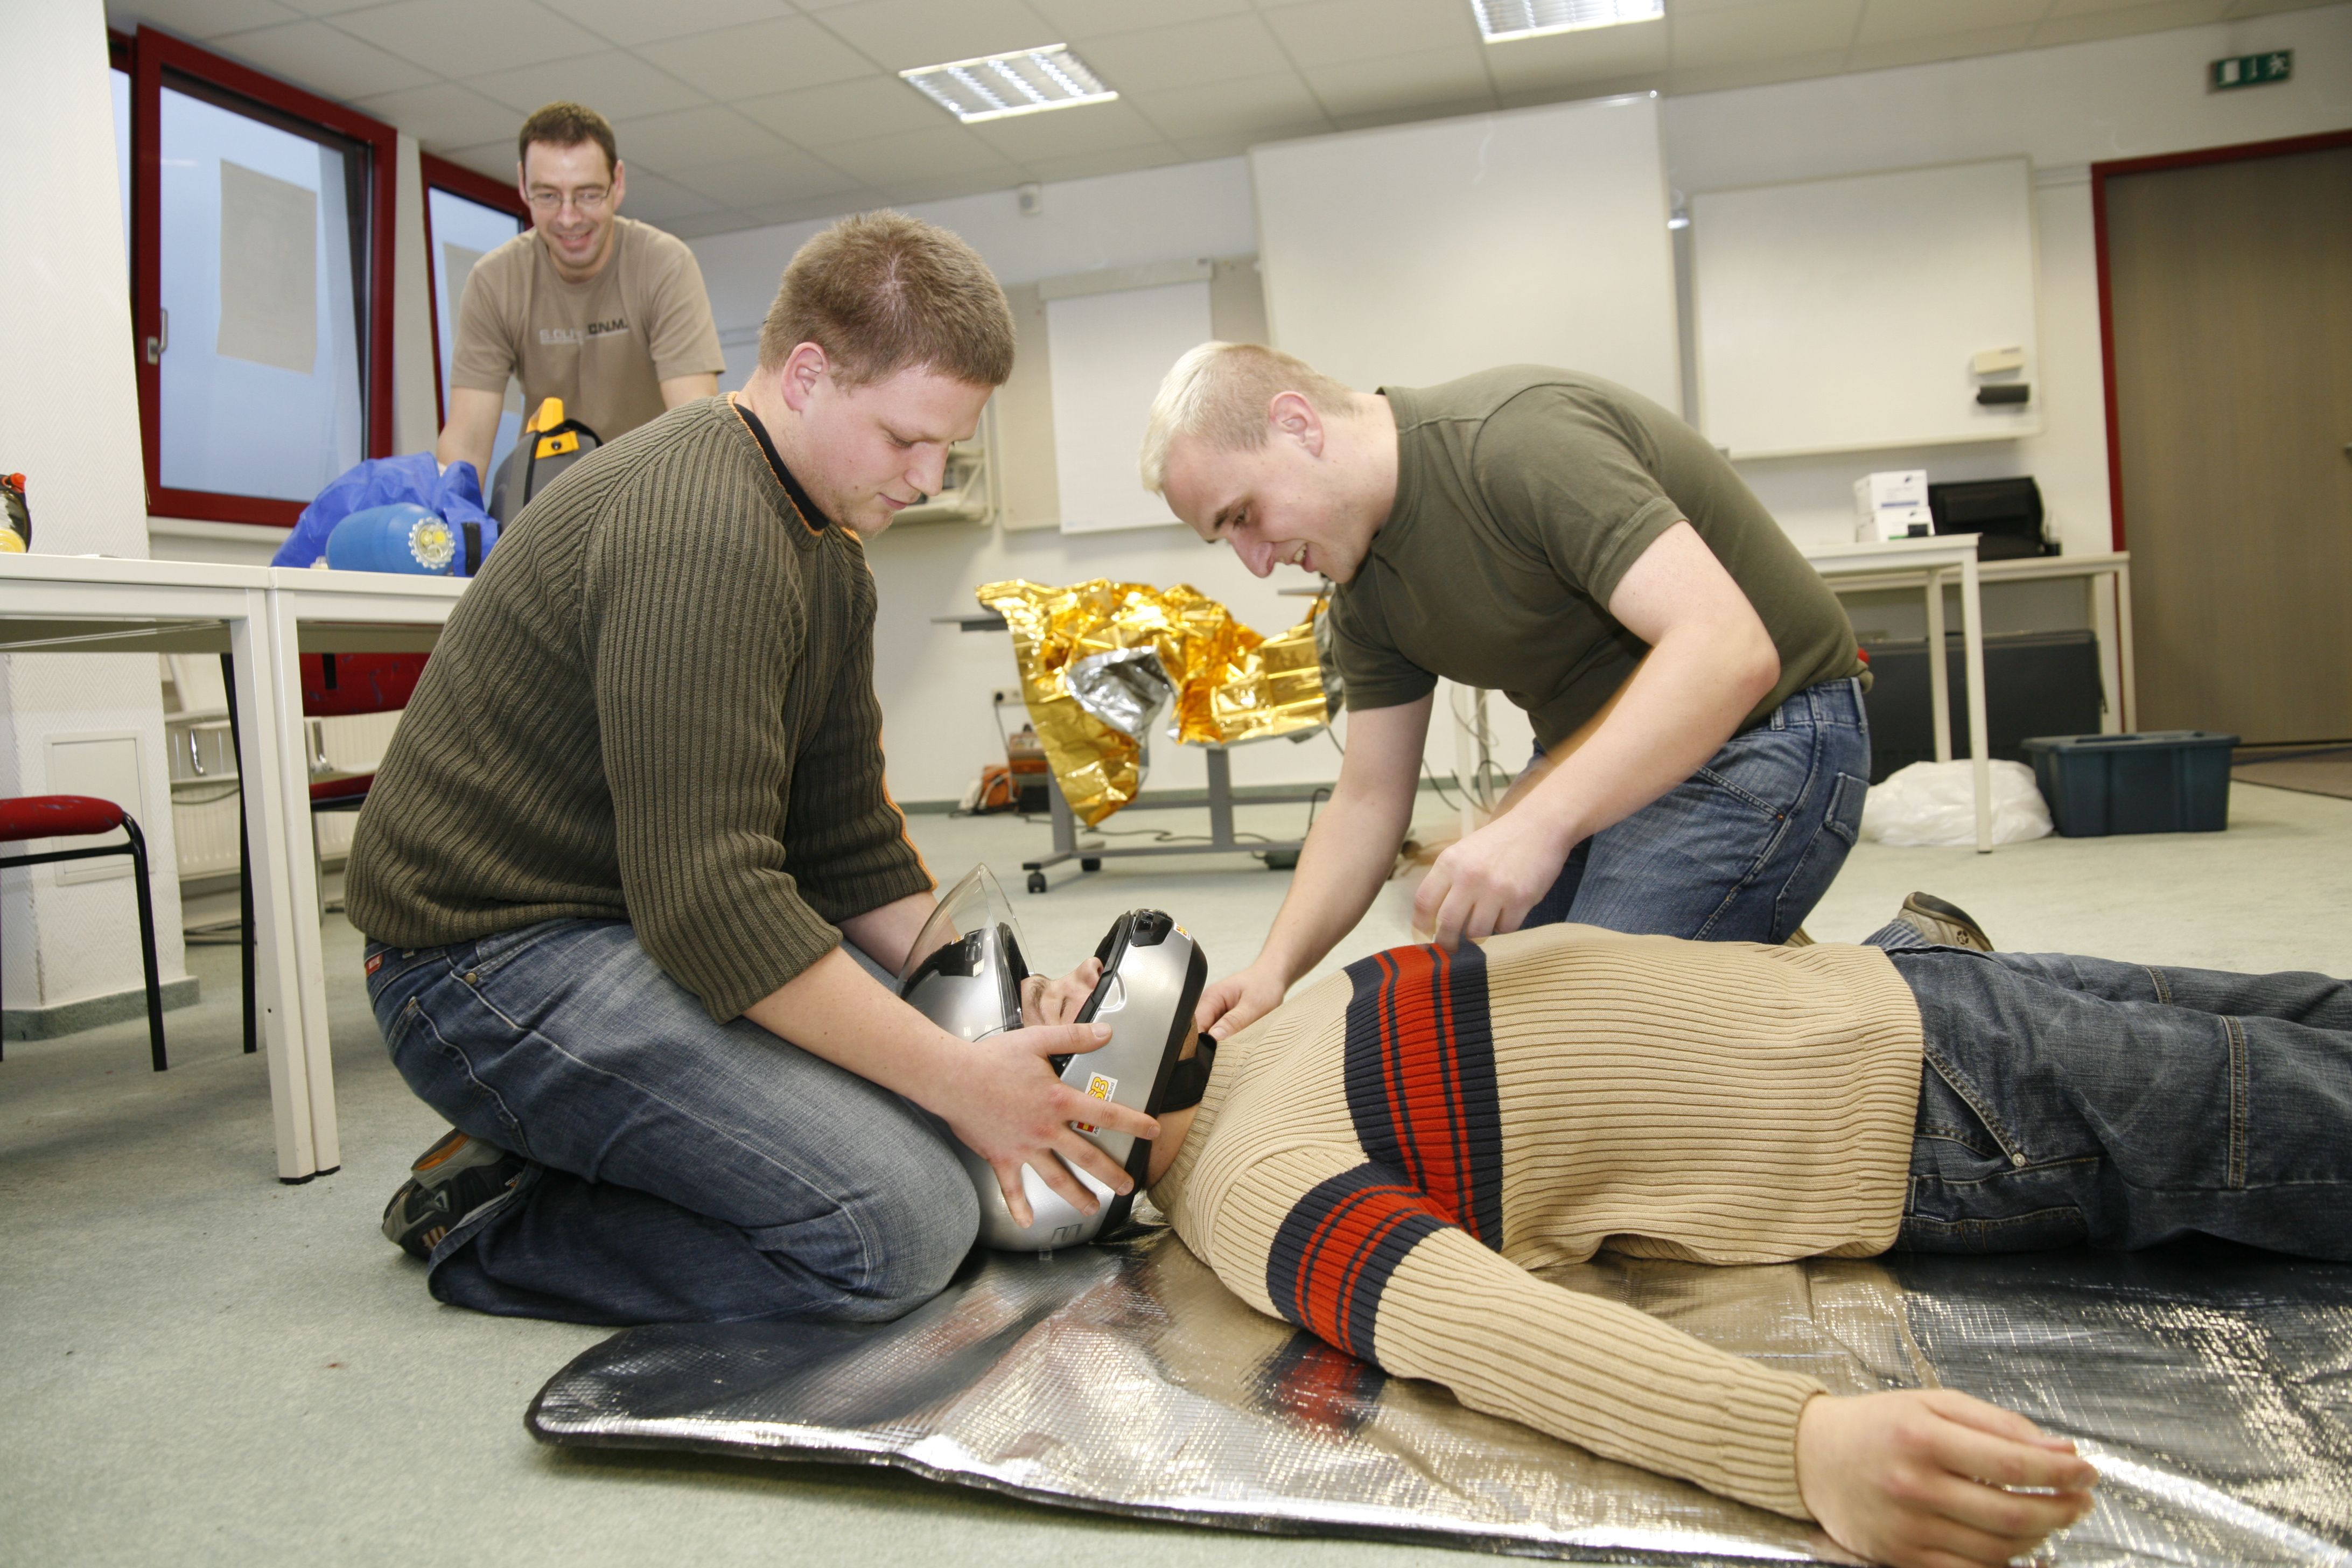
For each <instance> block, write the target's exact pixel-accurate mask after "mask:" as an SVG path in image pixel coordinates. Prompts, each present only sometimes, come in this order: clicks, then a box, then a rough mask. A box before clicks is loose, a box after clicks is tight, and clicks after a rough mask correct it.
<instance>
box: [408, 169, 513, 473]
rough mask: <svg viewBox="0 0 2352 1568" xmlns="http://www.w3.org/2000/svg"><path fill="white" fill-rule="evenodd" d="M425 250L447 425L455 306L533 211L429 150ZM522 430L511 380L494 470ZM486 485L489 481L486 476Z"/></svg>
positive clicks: (438, 393) (436, 387) (439, 392)
mask: <svg viewBox="0 0 2352 1568" xmlns="http://www.w3.org/2000/svg"><path fill="white" fill-rule="evenodd" d="M422 163H423V165H424V174H425V251H426V253H427V254H428V255H429V257H430V258H431V264H432V268H433V373H434V382H433V395H434V397H435V398H436V406H437V407H438V408H439V410H440V417H441V421H442V422H443V423H445V424H446V423H447V421H448V418H449V372H450V367H451V366H452V365H453V364H454V363H456V360H457V310H458V307H459V305H460V304H461V303H462V302H463V301H464V300H465V298H466V280H467V279H468V278H469V277H471V276H472V274H473V270H474V263H476V262H477V261H479V260H480V259H481V258H483V257H485V256H487V255H488V254H489V253H490V252H491V251H493V250H496V249H497V248H498V247H499V246H501V245H504V244H505V243H506V242H507V241H509V240H510V239H512V238H514V237H515V236H517V235H519V234H520V233H522V232H523V230H524V229H525V228H527V227H529V226H530V216H529V209H528V208H526V207H525V206H524V205H523V202H522V197H521V196H520V195H517V194H516V192H515V188H514V187H513V186H512V185H502V184H499V182H498V181H496V180H493V179H491V178H489V177H488V175H486V174H476V173H474V171H473V170H471V169H467V168H461V167H460V166H458V165H457V164H456V163H450V162H449V161H448V160H446V159H444V158H436V157H435V156H433V154H432V153H425V155H424V158H423V160H422ZM521 431H522V388H521V387H520V386H519V385H517V384H515V383H513V382H512V381H509V383H508V384H507V405H506V407H505V409H504V410H503V411H502V412H501V413H500V414H499V433H498V437H497V438H496V439H495V440H494V441H493V442H492V443H491V446H490V472H491V473H493V474H495V473H497V472H498V471H499V464H500V463H503V462H505V461H506V457H507V453H508V452H509V451H511V450H512V449H513V447H514V444H515V438H516V437H517V436H519V435H520V434H521ZM484 482H485V484H486V485H487V483H488V479H487V477H485V481H484Z"/></svg>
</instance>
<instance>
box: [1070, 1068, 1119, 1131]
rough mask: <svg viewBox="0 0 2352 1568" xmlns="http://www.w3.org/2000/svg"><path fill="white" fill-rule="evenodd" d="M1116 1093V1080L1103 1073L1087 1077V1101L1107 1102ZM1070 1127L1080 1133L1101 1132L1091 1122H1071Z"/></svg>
mask: <svg viewBox="0 0 2352 1568" xmlns="http://www.w3.org/2000/svg"><path fill="white" fill-rule="evenodd" d="M1117 1093H1118V1079H1115V1078H1111V1077H1109V1076H1108V1075H1107V1074H1104V1073H1092V1074H1089V1075H1088V1076H1087V1099H1089V1100H1108V1099H1109V1098H1110V1097H1111V1096H1112V1095H1114V1094H1117ZM1070 1125H1071V1126H1073V1127H1075V1128H1076V1129H1077V1130H1078V1131H1081V1132H1098V1131H1101V1129H1100V1128H1098V1127H1097V1126H1096V1125H1095V1124H1094V1123H1093V1122H1091V1121H1073V1122H1071V1123H1070Z"/></svg>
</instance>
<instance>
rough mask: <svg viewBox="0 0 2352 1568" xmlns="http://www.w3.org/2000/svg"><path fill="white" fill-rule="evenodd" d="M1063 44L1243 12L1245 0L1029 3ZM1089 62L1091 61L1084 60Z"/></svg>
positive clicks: (1053, 0)
mask: <svg viewBox="0 0 2352 1568" xmlns="http://www.w3.org/2000/svg"><path fill="white" fill-rule="evenodd" d="M1029 8H1030V9H1031V10H1032V11H1034V12H1036V13H1037V15H1038V16H1042V17H1044V18H1045V21H1046V23H1047V24H1048V25H1049V26H1052V27H1053V29H1054V36H1055V37H1056V38H1058V39H1060V40H1061V41H1062V42H1064V43H1076V41H1077V40H1079V39H1081V38H1099V37H1108V36H1110V35H1111V34H1114V33H1132V32H1136V31H1139V30H1140V29H1142V28H1145V27H1165V26H1170V25H1171V24H1172V23H1177V22H1198V21H1202V20H1204V19H1206V18H1207V17H1211V16H1239V15H1242V14H1244V13H1245V12H1247V11H1248V10H1249V8H1250V5H1249V0H1029ZM1087 58H1089V59H1091V58H1093V57H1092V56H1088V57H1087Z"/></svg>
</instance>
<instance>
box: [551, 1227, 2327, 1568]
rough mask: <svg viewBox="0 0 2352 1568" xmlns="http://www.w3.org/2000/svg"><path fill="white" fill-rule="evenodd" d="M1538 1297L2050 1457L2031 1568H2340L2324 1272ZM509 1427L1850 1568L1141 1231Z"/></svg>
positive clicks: (2201, 1262)
mask: <svg viewBox="0 0 2352 1568" xmlns="http://www.w3.org/2000/svg"><path fill="white" fill-rule="evenodd" d="M1549 1277H1550V1278H1552V1279H1556V1280H1558V1281H1559V1283H1560V1284H1562V1285H1565V1286H1567V1287H1569V1288H1570V1289H1580V1290H1588V1291H1591V1292H1594V1293H1597V1294H1600V1295H1603V1296H1607V1297H1610V1298H1612V1299H1614V1300H1620V1301H1622V1302H1625V1303H1626V1304H1628V1305H1631V1306H1634V1307H1637V1308H1640V1309H1642V1310H1645V1311H1649V1312H1652V1313H1654V1314H1656V1315H1657V1316H1658V1317H1660V1318H1663V1319H1664V1320H1665V1321H1668V1322H1671V1323H1673V1324H1675V1326H1676V1327H1678V1328H1681V1329H1684V1330H1685V1331H1689V1332H1691V1333H1693V1334H1696V1335H1698V1336H1699V1337H1701V1338H1703V1339H1706V1340H1708V1341H1711V1342H1715V1343H1717V1344H1719V1345H1722V1346H1723V1347H1724V1348H1726V1349H1727V1350H1731V1351H1735V1352H1739V1353H1742V1354H1746V1355H1751V1356H1756V1357H1758V1358H1759V1359H1762V1360H1765V1361H1769V1362H1771V1363H1776V1364H1779V1365H1781V1366H1786V1367H1789V1368H1790V1369H1792V1370H1795V1371H1799V1372H1802V1373H1810V1374H1811V1375H1812V1376H1814V1377H1817V1378H1819V1379H1821V1380H1822V1382H1823V1383H1824V1384H1828V1385H1829V1387H1830V1388H1831V1389H1832V1391H1834V1392H1838V1393H1867V1392H1871V1391H1874V1390H1877V1389H1885V1388H1906V1387H1917V1386H1922V1385H1930V1386H1932V1385H1938V1384H1940V1385H1943V1386H1948V1387H1953V1388H1958V1389H1962V1390H1965V1391H1966V1392H1968V1393H1970V1394H1977V1395H1979V1396H1980V1397H1982V1398H1985V1399H1990V1400H1992V1401H1994V1402H1995V1403H1997V1404H2000V1405H2007V1406H2009V1407H2010V1408H2011V1409H2015V1410H2020V1411H2022V1412H2023V1413H2024V1414H2025V1415H2029V1416H2031V1417H2032V1418H2033V1419H2034V1420H2035V1421H2038V1422H2040V1423H2041V1424H2042V1426H2045V1427H2048V1428H2050V1429H2052V1430H2054V1431H2057V1432H2060V1433H2063V1434H2065V1435H2066V1436H2071V1437H2074V1439H2075V1440H2076V1441H2077V1443H2078V1444H2079V1445H2080V1446H2081V1447H2082V1449H2083V1451H2084V1453H2085V1454H2086V1455H2087V1456H2088V1457H2089V1458H2091V1459H2092V1460H2093V1461H2094V1462H2095V1464H2096V1465H2097V1466H2098V1467H2099V1468H2100V1470H2101V1471H2102V1473H2103V1477H2104V1479H2103V1482H2102V1484H2101V1487H2100V1490H2099V1501H2098V1506H2097V1510H2096V1511H2095V1512H2094V1513H2093V1514H2092V1515H2091V1516H2090V1517H2089V1518H2088V1519H2086V1520H2085V1521H2083V1523H2081V1524H2080V1525H2077V1526H2076V1527H2075V1528H2074V1530H2073V1531H2070V1532H2068V1533H2067V1534H2066V1535H2065V1536H2064V1537H2063V1538H2062V1539H2061V1540H2060V1541H2059V1542H2056V1543H2055V1545H2054V1546H2053V1549H2052V1550H2051V1551H2050V1552H2046V1553H2045V1554H2044V1556H2043V1558H2042V1561H2045V1562H2055V1563H2066V1564H2084V1565H2090V1564H2108V1563H2116V1564H2120V1563H2196V1564H2208V1563H2210V1564H2214V1565H2217V1568H2219V1565H2221V1564H2249V1563H2346V1564H2352V1550H2347V1548H2352V1268H2347V1267H2341V1266H2334V1265H2321V1264H2313V1263H2305V1262H2298V1261H2295V1260H2292V1259H2285V1258H2274V1257H2270V1256H2267V1255H2263V1254H2258V1253H2252V1252H2247V1251H2242V1250H2239V1249H2236V1248H2229V1247H2218V1246H2215V1247H2205V1246H2192V1247H2176V1248H2168V1249H2166V1250H2164V1251H2161V1252H2157V1253H2146V1254H2139V1255H2132V1256H2126V1255H2115V1254H2099V1253H2084V1252H2077V1253H2062V1254H2037V1255H2027V1256H2011V1257H2002V1256H1995V1257H1987V1258H1950V1257H1910V1256H1902V1255H1897V1256H1892V1257H1888V1258H1881V1259H1874V1260H1868V1261H1843V1260H1832V1259H1817V1260H1813V1261H1809V1262H1805V1263H1800V1264H1787V1265H1780V1266H1775V1267H1769V1268H1706V1267H1704V1266H1699V1265H1692V1264H1677V1263H1662V1262H1649V1261H1637V1260H1632V1259H1621V1258H1603V1259H1601V1260H1600V1261H1597V1262H1595V1263H1591V1264H1588V1265H1583V1266H1580V1267H1578V1268H1567V1269H1561V1270H1558V1271H1555V1272H1553V1273H1552V1274H1550V1276H1549ZM1560 1353H1561V1354H1563V1355H1572V1354H1574V1353H1575V1349H1574V1347H1573V1346H1565V1345H1564V1346H1562V1347H1561V1349H1560ZM530 1428H531V1430H532V1431H533V1432H534V1433H535V1434H537V1435H538V1436H541V1437H542V1438H544V1439H547V1440H549V1441H551V1442H555V1443H562V1444H577V1445H585V1446H603V1447H676V1448H688V1449H698V1450H702V1451H706V1452H711V1453H722V1454H734V1455H750V1456H758V1457H765V1458H780V1459H794V1458H798V1459H826V1460H836V1461H847V1462H853V1463H870V1464H882V1465H893V1466H897V1467H898V1468H903V1469H907V1470H910V1471H913V1472H915V1473H916V1474H918V1475H922V1476H927V1477H929V1478H931V1479H936V1480H942V1481H952V1482H957V1483H960V1484H962V1485H966V1486H973V1487H981V1488H985V1489H991V1490H995V1491H1002V1492H1008V1493H1012V1494H1013V1495H1016V1496H1020V1497H1024V1498H1029V1499H1032V1500H1036V1501H1038V1502H1044V1503H1052V1504H1057V1505H1061V1506H1065V1507H1071V1508H1079V1509H1087V1510H1097V1511H1103V1512H1110V1513H1120V1514H1128V1515H1132V1516H1136V1517H1140V1518H1150V1519H1161V1520H1174V1521H1186V1522H1190V1523H1195V1524H1204V1525H1219V1526H1224V1527H1228V1528H1239V1529H1247V1530H1256V1531H1277V1532H1282V1533H1293V1534H1323V1535H1355V1536H1372V1537H1383V1538H1392V1539H1416V1540H1420V1541H1423V1542H1431V1543H1434V1544H1444V1545H1454V1546H1461V1547H1467V1548H1472V1549H1478V1550H1486V1551H1490V1552H1507V1553H1510V1554H1512V1555H1517V1556H1540V1557H1552V1558H1562V1559H1571V1560H1577V1561H1585V1562H1612V1563H1687V1562H1692V1561H1694V1560H1704V1561H1706V1562H1709V1563H1720V1562H1724V1561H1727V1560H1763V1561H1782V1562H1789V1561H1795V1562H1803V1561H1812V1560H1832V1561H1849V1560H1848V1559H1844V1558H1843V1557H1842V1556H1833V1555H1832V1552H1833V1549H1832V1548H1830V1547H1829V1545H1828V1543H1827V1542H1826V1541H1825V1540H1824V1539H1823V1538H1822V1537H1821V1536H1819V1535H1818V1534H1817V1533H1816V1532H1815V1531H1813V1530H1812V1529H1811V1527H1810V1526H1807V1525H1804V1524H1801V1523H1799V1522H1797V1521H1792V1520H1788V1519H1783V1518H1780V1516H1778V1515H1776V1514H1771V1513H1767V1512H1763V1511H1760V1510H1756V1509H1751V1508H1748V1507H1745V1506H1743V1505H1741V1504H1739V1503H1735V1502H1730V1501H1727V1500H1723V1499H1720V1498H1717V1497H1714V1496H1712V1495H1710V1494H1708V1493H1706V1492H1705V1491H1702V1490H1700V1489H1698V1488H1696V1487H1694V1486H1690V1485H1687V1484H1685V1483H1682V1482H1679V1481H1673V1480H1668V1479H1664V1478H1661V1477H1658V1476H1654V1475H1651V1474H1649V1473H1647V1472H1645V1471H1643V1470H1639V1469H1635V1468H1629V1467H1627V1466H1624V1465H1620V1464H1614V1463H1612V1462H1610V1461H1608V1460H1604V1459H1600V1458H1594V1457H1593V1456H1592V1455H1591V1454H1589V1453H1586V1452H1585V1451H1584V1450H1582V1449H1580V1448H1576V1447H1570V1445H1568V1444H1565V1443H1560V1442H1558V1441H1555V1440H1553V1439H1551V1438H1549V1437H1546V1436H1541V1435H1539V1434H1538V1433H1536V1432H1534V1431H1531V1430H1529V1429H1528V1428H1527V1427H1524V1426H1517V1424H1515V1423H1512V1422H1509V1421H1504V1420H1499V1419H1496V1418H1495V1417H1491V1416H1486V1415H1479V1414H1477V1413H1475V1412H1474V1411H1470V1410H1465V1409H1464V1408H1463V1407H1462V1406H1461V1405H1457V1404H1455V1403H1454V1399H1453V1397H1452V1395H1450V1394H1447V1393H1446V1392H1445V1391H1444V1389H1442V1388H1439V1387H1436V1386H1434V1385H1433V1384H1423V1383H1415V1382H1411V1381H1407V1380H1403V1379H1397V1378H1389V1377H1386V1376H1384V1375H1383V1374H1382V1373H1380V1372H1379V1371H1378V1370H1376V1369H1374V1368H1372V1367H1370V1366H1368V1365H1366V1364H1365V1363H1361V1362H1358V1361H1355V1360H1353V1359H1351V1358H1349V1357H1348V1356H1345V1355H1342V1354H1340V1353H1339V1352H1336V1351H1333V1350H1331V1349H1329V1348H1328V1347H1326V1346H1324V1345H1323V1344H1321V1343H1320V1342H1318V1341H1316V1340H1314V1339H1312V1338H1311V1337H1309V1336H1307V1335H1306V1334H1304V1333H1301V1332H1297V1331H1293V1330H1292V1329H1291V1328H1290V1327H1289V1325H1287V1324H1285V1323H1281V1322H1277V1321H1274V1320H1272V1319H1269V1318H1265V1317H1262V1316H1260V1315H1259V1314H1257V1313H1256V1312H1255V1311H1252V1310H1250V1309H1249V1308H1247V1307H1245V1306H1244V1305H1243V1304H1242V1303H1241V1302H1240V1301H1239V1300H1237V1299H1235V1298H1234V1296H1233V1295H1232V1294H1231V1293H1229V1292H1228V1291H1226V1290H1225V1289H1224V1288H1223V1286H1222V1285H1220V1284H1219V1283H1218V1281H1217V1279H1215V1277H1214V1276H1213V1275H1212V1274H1211V1273H1210V1272H1209V1271H1208V1269H1207V1268H1205V1267H1203V1266H1202V1264H1200V1263H1199V1262H1198V1261H1196V1260H1195V1259H1194V1258H1193V1257H1192V1254H1191V1253H1190V1252H1188V1251H1186V1250H1185V1248H1184V1247H1183V1246H1182V1244H1181V1243H1180V1242H1179V1241H1177V1240H1176V1238H1175V1237H1174V1236H1173V1235H1172V1234H1171V1233H1170V1232H1168V1231H1166V1230H1164V1229H1161V1230H1156V1231H1152V1232H1150V1233H1147V1234H1145V1235H1144V1236H1142V1237H1140V1238H1139V1239H1135V1240H1130V1241H1126V1242H1121V1243H1116V1244H1112V1245H1109V1246H1102V1247H1078V1248H1074V1249H1071V1250H1069V1251H1066V1252H1062V1253H1058V1254H1055V1255H1054V1256H1053V1257H1051V1258H1029V1257H1017V1256H1010V1255H1005V1254H994V1255H989V1256H985V1257H976V1258H975V1259H974V1261H973V1262H972V1263H971V1265H969V1266H968V1267H967V1269H966V1272H965V1273H964V1274H963V1275H962V1276H961V1277H960V1278H959V1279H958V1280H957V1282H956V1283H955V1284H954V1285H953V1286H951V1287H950V1289H949V1290H948V1291H947V1292H946V1294H944V1295H942V1296H941V1297H940V1299H939V1300H935V1301H933V1302H931V1303H930V1304H929V1305H928V1306H926V1307H924V1308H923V1309H922V1310H919V1311H917V1312H915V1313H913V1314H912V1315H910V1316H908V1317H907V1318H904V1319H902V1320H900V1321H898V1322H896V1323H890V1324H884V1325H878V1326H852V1327H842V1326H823V1325H808V1324H782V1323H769V1324H760V1323H731V1324H721V1325H696V1326H684V1327H665V1328H646V1329H634V1330H630V1331H627V1332H625V1333H622V1334H618V1335H616V1336H614V1338H612V1339H610V1340H607V1341H605V1342H604V1343H603V1344H600V1345H598V1346H596V1347H595V1348H594V1349H593V1350H591V1351H589V1352H587V1353H585V1354H584V1355H583V1356H581V1357H580V1358H579V1359H578V1360H576V1361H574V1362H573V1363H572V1364H571V1365H570V1366H568V1367H566V1368H564V1370H563V1371H562V1372H561V1373H557V1374H556V1376H555V1378H554V1379H553V1380H552V1381H551V1382H550V1383H549V1384H548V1385H547V1386H546V1387H545V1388H544V1389H543V1390H541V1393H540V1394H539V1397H538V1398H537V1400H536V1401H534V1402H533V1404H532V1405H531V1409H530Z"/></svg>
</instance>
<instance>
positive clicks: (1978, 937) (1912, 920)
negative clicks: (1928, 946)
mask: <svg viewBox="0 0 2352 1568" xmlns="http://www.w3.org/2000/svg"><path fill="white" fill-rule="evenodd" d="M1895 919H1896V920H1898V921H1902V922H1903V923H1904V924H1905V925H1907V926H1909V927H1910V928H1911V929H1912V930H1913V931H1917V932H1918V933H1919V934H1920V935H1921V936H1924V937H1926V938H1927V940H1928V941H1929V942H1934V943H1935V944H1936V945H1937V946H1938V947H1971V948H1974V949H1976V951H1977V952H1991V951H1992V938H1990V937H1989V936H1987V935H1985V933H1984V927H1982V926H1980V925H1979V924H1977V922H1976V921H1975V919H1974V918H1973V917H1972V916H1970V915H1969V911H1968V910H1964V909H1962V908H1960V907H1959V905H1958V904H1948V903H1946V902H1945V901H1944V900H1941V899H1939V898H1937V897H1936V895H1935V894H1933V893H1914V894H1912V895H1911V896H1910V897H1909V898H1907V899H1906V900H1903V907H1902V908H1901V909H1899V910H1895Z"/></svg>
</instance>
